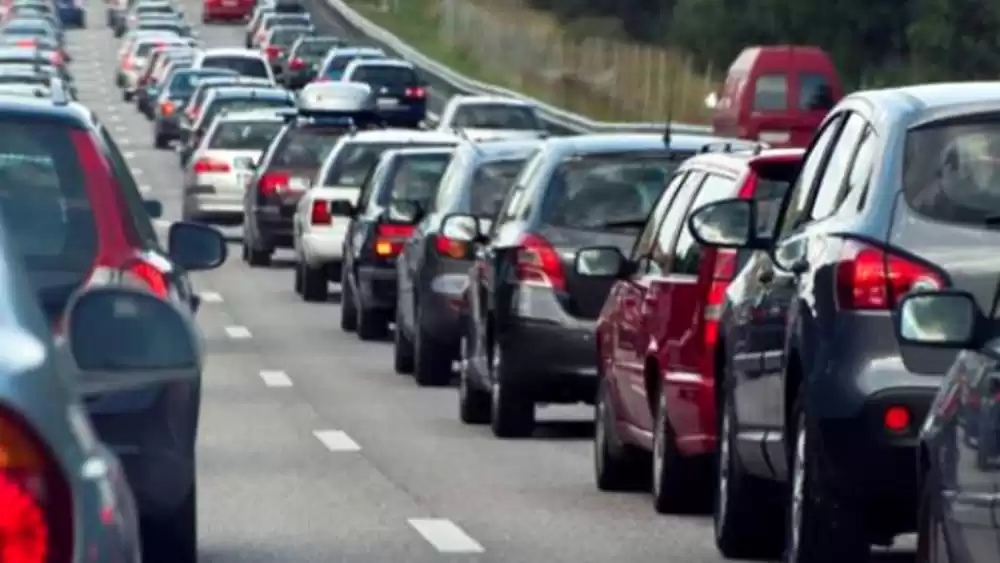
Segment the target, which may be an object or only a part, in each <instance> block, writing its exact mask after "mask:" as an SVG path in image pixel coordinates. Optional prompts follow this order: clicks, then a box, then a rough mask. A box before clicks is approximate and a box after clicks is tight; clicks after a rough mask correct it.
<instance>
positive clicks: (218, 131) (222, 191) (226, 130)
mask: <svg viewBox="0 0 1000 563" xmlns="http://www.w3.org/2000/svg"><path fill="white" fill-rule="evenodd" d="M284 125H285V117H284V115H283V114H282V113H281V112H280V111H277V110H274V109H259V110H249V111H239V112H233V113H230V114H226V115H221V116H219V117H217V118H216V119H215V122H214V123H213V124H212V126H211V127H210V128H209V130H208V133H207V134H206V135H205V138H204V139H203V140H202V142H201V144H200V145H199V146H198V148H197V149H195V151H194V153H193V155H192V157H191V164H190V165H189V166H188V167H187V170H186V171H185V173H184V203H183V204H182V206H181V217H182V219H183V220H184V221H200V222H206V223H225V224H234V223H239V222H240V221H242V219H243V197H244V194H245V193H246V189H247V185H248V184H249V182H250V180H251V179H252V178H253V174H254V172H253V169H254V166H256V164H257V162H259V161H260V157H261V155H263V154H264V151H265V150H267V147H268V146H269V145H270V144H271V141H272V140H273V139H274V137H275V136H277V134H278V132H280V131H281V128H282V127H284Z"/></svg>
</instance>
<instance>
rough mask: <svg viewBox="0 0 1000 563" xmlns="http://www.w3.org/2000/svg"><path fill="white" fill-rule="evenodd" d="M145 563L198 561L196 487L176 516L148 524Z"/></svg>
mask: <svg viewBox="0 0 1000 563" xmlns="http://www.w3.org/2000/svg"><path fill="white" fill-rule="evenodd" d="M141 529H142V533H141V534H142V551H143V558H142V559H143V561H149V562H151V563H196V562H197V561H198V504H197V493H196V492H195V488H193V487H192V489H191V492H190V493H188V496H187V498H185V499H184V502H183V503H182V504H181V506H180V507H179V508H178V509H177V511H175V512H174V513H173V514H170V515H169V516H168V517H165V518H157V519H155V520H154V519H150V520H147V521H144V522H143V523H142V526H141Z"/></svg>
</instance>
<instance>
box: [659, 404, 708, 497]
mask: <svg viewBox="0 0 1000 563" xmlns="http://www.w3.org/2000/svg"><path fill="white" fill-rule="evenodd" d="M655 418H656V420H655V422H654V426H653V469H652V476H653V483H652V493H653V508H654V509H656V511H657V512H659V513H660V514H667V513H675V512H682V511H689V510H692V509H694V508H696V506H697V501H698V500H699V499H700V498H708V497H709V494H710V493H711V488H710V482H709V480H708V479H704V477H707V476H708V475H711V473H710V472H707V471H697V470H696V466H697V465H698V461H699V460H697V459H689V458H684V457H683V456H681V455H680V452H678V451H677V437H676V434H674V429H673V427H672V426H671V425H670V417H669V416H668V413H667V396H666V394H665V393H664V392H663V389H662V387H661V388H660V390H659V391H658V392H657V394H656V416H655ZM699 475H700V476H701V477H703V479H699V478H698V477H699Z"/></svg>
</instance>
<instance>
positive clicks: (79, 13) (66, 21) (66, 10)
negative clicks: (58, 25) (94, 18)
mask: <svg viewBox="0 0 1000 563" xmlns="http://www.w3.org/2000/svg"><path fill="white" fill-rule="evenodd" d="M55 6H56V15H57V16H59V21H61V22H62V24H63V26H64V27H75V28H79V29H83V28H85V27H87V10H85V9H84V7H83V2H81V1H80V0H56V2H55Z"/></svg>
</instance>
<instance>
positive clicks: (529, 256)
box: [514, 234, 566, 291]
mask: <svg viewBox="0 0 1000 563" xmlns="http://www.w3.org/2000/svg"><path fill="white" fill-rule="evenodd" d="M518 246H519V248H518V250H517V262H516V263H515V265H514V273H515V275H516V276H517V279H518V280H519V281H520V282H521V283H523V284H527V285H534V286H540V287H551V288H552V289H555V290H560V291H565V290H566V274H565V273H564V272H563V267H562V263H561V262H560V260H559V254H557V253H556V249H555V248H553V247H552V245H551V244H549V241H547V240H545V239H543V238H542V237H540V236H538V235H532V234H527V235H524V237H523V238H522V239H521V243H520V244H519V245H518Z"/></svg>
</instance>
